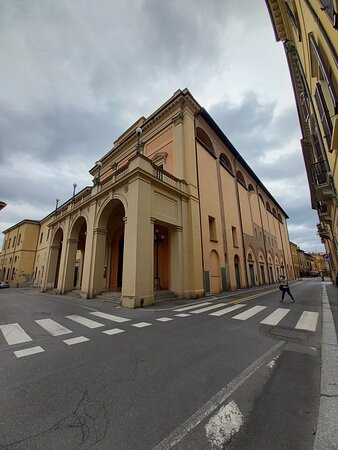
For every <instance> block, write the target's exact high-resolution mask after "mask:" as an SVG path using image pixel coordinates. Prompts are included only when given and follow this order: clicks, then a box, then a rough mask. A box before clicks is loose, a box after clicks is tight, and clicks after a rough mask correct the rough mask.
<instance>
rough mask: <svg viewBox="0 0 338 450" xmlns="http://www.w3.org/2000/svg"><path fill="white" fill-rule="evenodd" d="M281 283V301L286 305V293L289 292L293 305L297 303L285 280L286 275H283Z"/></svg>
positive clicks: (280, 279)
mask: <svg viewBox="0 0 338 450" xmlns="http://www.w3.org/2000/svg"><path fill="white" fill-rule="evenodd" d="M279 281H280V284H281V287H282V298H281V299H280V300H279V301H280V302H282V303H284V296H285V293H286V292H287V293H288V294H289V297H291V300H292V303H295V299H294V298H293V295H292V294H291V292H290V288H289V283H288V280H287V279H286V278H285V276H284V275H281V276H280V278H279Z"/></svg>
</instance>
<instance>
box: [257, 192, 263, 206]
mask: <svg viewBox="0 0 338 450" xmlns="http://www.w3.org/2000/svg"><path fill="white" fill-rule="evenodd" d="M258 197H259V199H260V200H261V202H262V203H263V205H264V200H263V197H262V196H261V194H258Z"/></svg>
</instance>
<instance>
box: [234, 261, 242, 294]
mask: <svg viewBox="0 0 338 450" xmlns="http://www.w3.org/2000/svg"><path fill="white" fill-rule="evenodd" d="M234 265H235V277H236V289H240V288H241V273H240V267H239V256H238V255H235V257H234Z"/></svg>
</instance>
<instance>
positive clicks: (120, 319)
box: [90, 311, 130, 323]
mask: <svg viewBox="0 0 338 450" xmlns="http://www.w3.org/2000/svg"><path fill="white" fill-rule="evenodd" d="M90 314H92V315H93V316H97V317H102V319H107V320H112V321H113V322H120V323H122V322H129V320H130V319H126V318H125V317H119V316H114V315H113V314H107V313H104V312H100V311H95V312H91V313H90Z"/></svg>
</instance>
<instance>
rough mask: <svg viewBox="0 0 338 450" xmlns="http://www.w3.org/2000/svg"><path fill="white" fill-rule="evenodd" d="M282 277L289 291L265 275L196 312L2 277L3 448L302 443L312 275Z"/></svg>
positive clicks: (308, 435) (312, 332)
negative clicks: (127, 305) (127, 304)
mask: <svg viewBox="0 0 338 450" xmlns="http://www.w3.org/2000/svg"><path fill="white" fill-rule="evenodd" d="M291 289H292V292H293V294H294V296H295V299H296V303H295V304H291V303H285V304H282V303H280V302H279V301H278V300H279V298H280V294H279V291H277V290H276V288H275V287H271V286H268V287H266V289H265V290H262V289H260V290H256V291H253V292H250V291H248V292H241V293H237V294H232V295H231V296H227V297H226V298H224V299H222V298H208V299H203V303H204V302H207V303H208V305H205V308H210V307H213V309H209V310H204V311H201V312H199V311H200V310H201V309H204V307H202V306H201V307H198V306H196V305H197V304H199V303H202V301H198V302H196V301H195V302H192V301H177V300H176V301H175V302H174V303H170V302H163V303H161V304H159V305H157V306H156V307H154V308H144V309H137V310H127V309H124V308H116V307H115V306H114V305H112V304H111V303H109V302H105V301H103V300H82V299H72V298H70V297H67V296H54V295H46V294H40V293H38V292H37V291H34V290H27V289H9V290H1V291H0V330H1V331H0V448H4V449H7V448H8V449H44V450H46V449H58V450H59V449H75V448H81V449H119V450H120V449H137V450H141V449H153V448H156V449H160V448H176V449H196V450H198V449H215V448H216V449H217V448H220V449H222V448H230V449H274V450H278V449H283V450H284V449H290V448H292V449H312V446H313V441H314V432H315V428H316V423H317V414H318V400H319V381H320V354H319V348H320V332H321V320H320V318H321V282H320V280H319V279H318V280H317V279H314V280H307V281H305V282H304V283H298V284H296V285H294V286H292V288H291ZM286 301H287V300H286ZM223 304H224V305H223ZM191 305H192V306H194V308H192V309H187V310H185V311H175V310H177V309H180V307H188V308H190V306H191ZM235 307H236V308H237V309H236V310H235V309H233V310H232V311H231V310H230V311H228V312H226V313H225V314H222V315H216V313H218V311H221V310H224V311H225V308H235ZM253 307H257V308H255V310H252V308H253ZM280 309H282V310H281V311H280ZM247 311H251V312H252V314H253V312H255V314H253V315H252V316H251V317H249V316H250V313H249V312H248V313H246V312H247ZM304 312H306V314H305V315H304ZM93 313H95V314H93ZM96 313H98V315H97V314H96ZM101 313H108V314H111V315H114V316H115V320H111V319H112V318H111V317H107V316H105V317H103V316H102V314H101ZM242 313H244V314H242ZM316 313H318V314H316ZM182 314H183V316H180V315H182ZM212 314H213V315H212ZM271 314H273V316H271ZM283 314H285V315H284V317H281V315H283ZM239 315H241V316H240V317H237V318H234V317H235V316H239ZM268 317H269V319H268V320H266V319H267V318H268ZM121 318H122V319H128V320H125V321H116V320H121ZM164 318H165V319H164ZM45 319H51V321H52V322H51V321H50V320H49V321H48V320H47V321H46V320H45ZM88 319H90V320H91V321H94V322H96V324H95V323H92V322H88ZM158 319H164V320H158ZM167 319H171V320H167ZM241 319H242V320H241ZM300 319H301V322H299V320H300ZM37 320H38V321H40V320H42V322H36V321H37ZM263 320H265V321H268V322H270V324H266V323H261V322H262V321H263ZM79 321H80V322H79ZM272 322H278V323H275V324H271V323H272ZM139 324H141V325H139ZM148 324H149V325H148ZM135 325H137V326H135ZM89 326H92V327H93V328H89ZM297 326H298V327H302V326H303V327H304V328H305V329H301V328H296V327H297ZM46 328H47V329H46ZM306 328H308V329H306ZM116 329H117V330H119V331H116ZM48 330H49V331H48ZM66 330H68V331H67V334H66ZM108 330H115V331H110V332H109V333H112V334H108V333H105V332H106V331H108ZM121 330H122V331H121ZM61 333H65V334H61ZM52 334H59V335H56V336H54V335H52ZM29 338H30V340H28V339H29ZM73 338H81V339H78V340H76V341H75V343H73V344H72V345H69V344H70V342H68V344H67V342H64V341H67V340H69V339H73ZM25 339H26V342H19V341H23V340H25ZM85 339H86V340H85ZM16 342H17V343H16ZM31 348H33V349H34V350H32V351H36V352H37V353H34V354H29V353H30V352H32V351H30V350H28V352H27V354H25V353H20V351H21V350H27V349H31ZM14 352H17V353H14ZM23 355H24V356H23Z"/></svg>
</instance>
